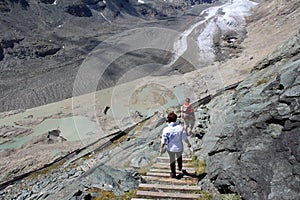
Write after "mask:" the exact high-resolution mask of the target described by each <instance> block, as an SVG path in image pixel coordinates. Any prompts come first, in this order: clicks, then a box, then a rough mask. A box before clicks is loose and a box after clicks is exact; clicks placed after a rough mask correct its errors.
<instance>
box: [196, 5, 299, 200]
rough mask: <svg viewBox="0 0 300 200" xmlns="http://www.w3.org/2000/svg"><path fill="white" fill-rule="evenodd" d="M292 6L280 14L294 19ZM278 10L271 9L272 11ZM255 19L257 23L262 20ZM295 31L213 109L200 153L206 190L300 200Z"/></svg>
mask: <svg viewBox="0 0 300 200" xmlns="http://www.w3.org/2000/svg"><path fill="white" fill-rule="evenodd" d="M277 3H280V2H277ZM290 3H291V4H289V5H285V6H282V7H281V8H280V9H278V10H276V11H277V12H278V13H280V14H281V16H284V15H286V16H287V17H289V18H292V19H293V18H294V19H295V18H296V17H298V16H299V3H297V2H295V1H294V2H290ZM265 4H267V3H261V4H260V7H259V8H258V9H257V10H256V12H255V13H256V14H259V13H260V12H262V11H263V9H264V8H263V5H265ZM276 6H278V4H276V5H275V3H274V4H272V3H271V5H269V7H268V8H274V7H276ZM271 10H272V9H271ZM273 11H274V10H273ZM255 13H254V15H252V17H254V18H256V17H258V16H259V15H257V16H255ZM278 13H271V12H269V13H264V16H260V17H261V18H260V21H262V22H266V21H265V20H267V18H273V17H274V16H275V19H274V18H273V19H274V21H276V16H278ZM252 19H253V18H252ZM256 20H257V18H256ZM285 20H287V18H286V19H281V20H278V21H277V22H278V24H279V23H280V21H285ZM251 23H253V24H254V22H253V21H251V22H250V25H249V26H250V27H251V26H252V25H251ZM278 24H277V25H278ZM271 27H272V25H271V26H269V27H268V28H271ZM294 30H295V31H296V32H293V33H294V34H293V35H292V36H290V38H288V39H287V40H286V41H285V42H284V43H283V44H282V45H280V46H277V48H276V49H275V50H274V51H273V52H272V53H270V54H269V55H268V56H267V57H266V58H264V59H262V60H261V61H259V62H257V63H256V65H254V66H253V70H252V74H251V75H250V76H249V77H248V78H247V79H246V80H244V81H243V82H242V83H240V84H239V85H238V87H237V88H236V89H235V90H233V91H229V92H224V94H223V95H221V96H219V97H217V98H216V99H214V100H213V102H212V103H210V104H209V106H208V107H209V108H210V109H211V112H210V114H211V115H212V118H211V125H210V127H209V128H208V129H206V131H207V135H206V136H204V143H207V147H206V148H204V150H202V152H201V153H199V156H202V157H205V158H206V159H207V168H206V169H207V170H206V171H207V177H206V179H204V180H203V181H202V183H201V184H203V186H205V187H206V189H211V190H217V191H218V192H220V193H223V194H224V193H238V194H240V195H241V197H242V198H243V199H298V198H299V191H300V188H299V173H298V171H299V167H300V163H299V161H300V160H299V156H298V155H299V153H300V152H299V130H300V129H299V120H300V117H299V111H300V110H299V91H300V88H299V69H300V68H299V67H300V63H299V58H300V54H299V47H300V40H299V39H300V32H299V29H298V30H297V29H294ZM277 31H278V34H280V32H281V30H277ZM282 31H283V32H285V31H287V30H284V29H283V30H282ZM205 155H207V156H205Z"/></svg>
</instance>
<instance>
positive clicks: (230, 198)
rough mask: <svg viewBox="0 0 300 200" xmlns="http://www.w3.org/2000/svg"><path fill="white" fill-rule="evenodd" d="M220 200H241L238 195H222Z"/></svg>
mask: <svg viewBox="0 0 300 200" xmlns="http://www.w3.org/2000/svg"><path fill="white" fill-rule="evenodd" d="M220 200H242V198H241V197H240V196H239V195H238V194H222V195H221V198H220Z"/></svg>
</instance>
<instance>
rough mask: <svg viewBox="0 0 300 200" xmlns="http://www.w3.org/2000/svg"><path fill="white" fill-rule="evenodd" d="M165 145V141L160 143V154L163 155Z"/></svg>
mask: <svg viewBox="0 0 300 200" xmlns="http://www.w3.org/2000/svg"><path fill="white" fill-rule="evenodd" d="M164 146H165V144H163V143H161V144H160V150H159V156H161V155H162V152H163V150H164Z"/></svg>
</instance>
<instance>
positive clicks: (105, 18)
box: [100, 1, 111, 24]
mask: <svg viewBox="0 0 300 200" xmlns="http://www.w3.org/2000/svg"><path fill="white" fill-rule="evenodd" d="M103 2H104V1H103ZM100 15H101V16H102V17H103V19H104V20H105V21H107V22H108V23H109V24H111V21H110V20H109V19H107V17H105V15H104V14H103V13H102V12H101V13H100Z"/></svg>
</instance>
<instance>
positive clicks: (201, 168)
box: [193, 156, 206, 176]
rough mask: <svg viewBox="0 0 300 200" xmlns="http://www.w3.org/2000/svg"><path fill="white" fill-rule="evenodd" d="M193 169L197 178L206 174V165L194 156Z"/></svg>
mask: <svg viewBox="0 0 300 200" xmlns="http://www.w3.org/2000/svg"><path fill="white" fill-rule="evenodd" d="M193 167H194V168H195V172H196V175H197V176H200V175H202V174H204V173H205V168H206V163H205V161H203V160H198V159H197V156H193Z"/></svg>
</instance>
